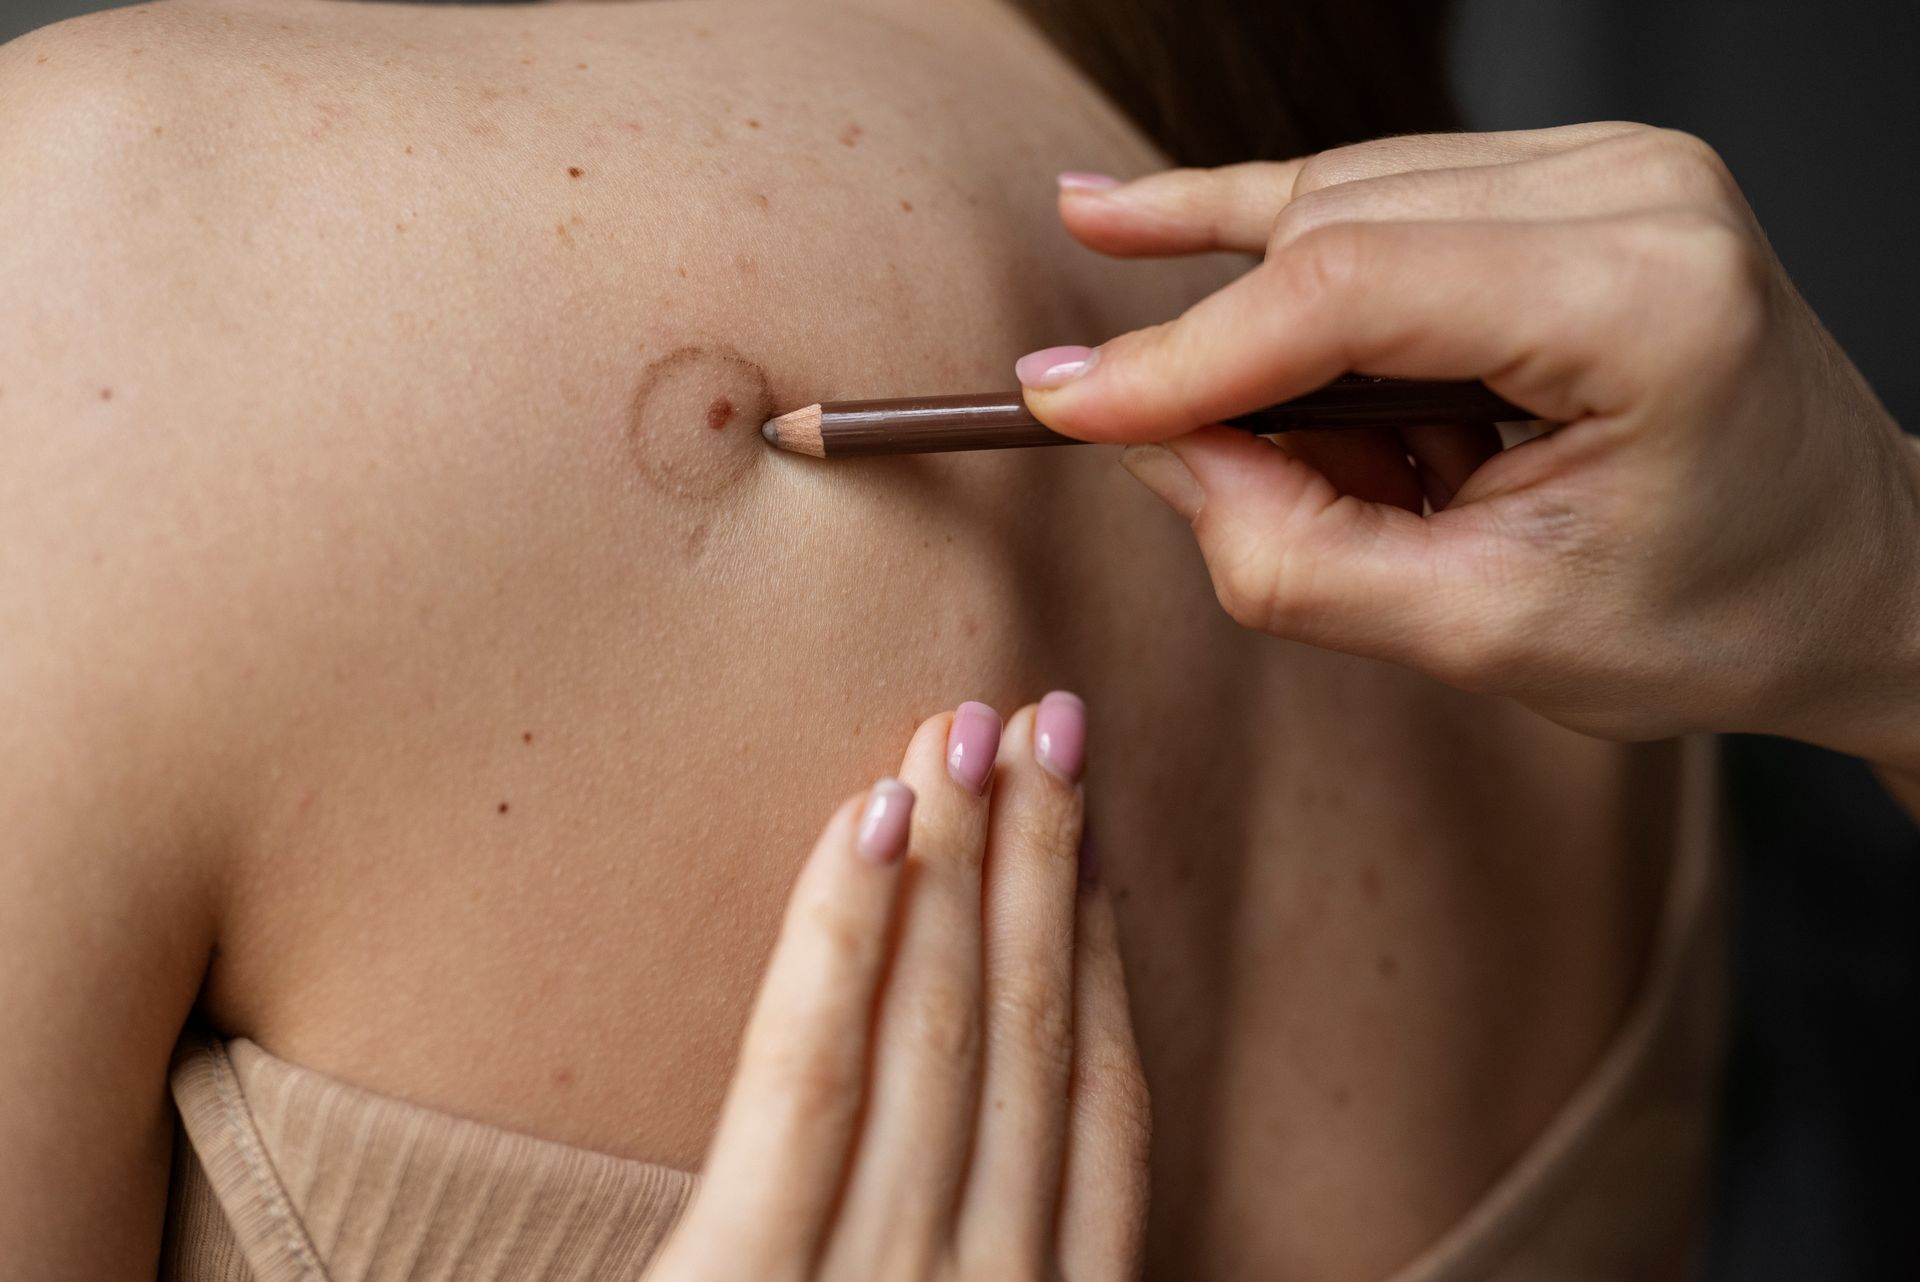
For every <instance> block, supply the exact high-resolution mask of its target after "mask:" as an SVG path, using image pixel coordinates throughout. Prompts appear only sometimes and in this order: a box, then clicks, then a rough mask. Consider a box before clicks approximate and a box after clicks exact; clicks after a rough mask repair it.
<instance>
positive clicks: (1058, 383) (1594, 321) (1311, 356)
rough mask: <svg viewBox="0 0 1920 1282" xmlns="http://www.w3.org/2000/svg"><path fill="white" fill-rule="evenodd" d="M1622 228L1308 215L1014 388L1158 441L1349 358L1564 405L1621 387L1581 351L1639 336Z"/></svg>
mask: <svg viewBox="0 0 1920 1282" xmlns="http://www.w3.org/2000/svg"><path fill="white" fill-rule="evenodd" d="M1627 234H1629V232H1628V231H1627V230H1626V229H1625V228H1624V227H1615V226H1613V225H1611V224H1609V223H1606V222H1604V221H1594V222H1580V223H1555V224H1511V223H1463V222H1441V223H1348V224H1341V225H1335V226H1330V227H1325V228H1321V229H1319V230H1317V231H1313V232H1309V233H1308V234H1306V235H1304V236H1302V237H1300V238H1299V239H1298V240H1295V241H1293V242H1291V243H1290V244H1288V245H1287V246H1286V248H1285V249H1283V250H1281V251H1280V252H1278V253H1276V254H1275V255H1274V256H1273V257H1271V258H1269V259H1268V260H1267V261H1266V262H1265V263H1263V264H1261V265H1260V266H1259V267H1257V268H1255V269H1254V270H1253V271H1251V272H1248V273H1247V274H1246V275H1244V276H1242V277H1240V278H1239V279H1237V280H1235V281H1233V282H1232V283H1230V284H1228V285H1227V286H1226V287H1224V288H1223V289H1221V290H1219V291H1217V292H1216V293H1214V294H1211V295H1209V296H1208V297H1206V298H1204V299H1202V300H1201V301H1200V302H1198V303H1196V304H1195V305H1194V306H1193V307H1192V308H1190V309H1189V310H1188V311H1187V312H1186V313H1185V314H1184V315H1182V316H1180V317H1178V318H1177V319H1175V320H1172V321H1169V322H1167V323H1166V324H1163V325H1157V326H1154V327H1151V328H1149V329H1143V330H1136V331H1134V332H1132V333H1129V334H1123V335H1121V336H1120V337H1118V338H1115V339H1113V340H1112V341H1110V342H1108V343H1106V344H1105V345H1104V346H1102V347H1101V348H1099V349H1098V350H1097V351H1095V352H1093V353H1091V354H1081V355H1079V356H1078V358H1077V359H1075V360H1072V361H1067V360H1063V359H1056V360H1054V361H1052V362H1050V363H1049V362H1041V364H1045V365H1047V368H1046V369H1045V370H1044V372H1038V371H1036V370H1034V369H1033V368H1031V367H1030V368H1029V369H1028V374H1029V377H1030V378H1033V379H1034V382H1032V383H1029V384H1028V386H1027V390H1026V399H1027V405H1028V407H1029V408H1030V409H1031V410H1032V411H1033V413H1034V415H1035V417H1037V418H1039V419H1040V420H1041V421H1042V422H1044V423H1046V425H1047V426H1049V427H1051V428H1053V429H1054V430H1055V431H1058V432H1063V433H1065V434H1066V435H1068V436H1074V437H1079V438H1080V439H1082V440H1088V441H1113V442H1140V441H1159V440H1166V439H1169V438H1171V437H1175V436H1181V435H1184V434H1185V433H1187V432H1190V431H1192V430H1193V429H1195V428H1197V427H1202V426H1205V425H1207V424H1210V423H1218V422H1222V421H1224V420H1226V419H1229V418H1232V417H1234V416H1235V415H1239V414H1244V413H1247V412H1249V411H1251V410H1255V409H1259V408H1261V407H1263V406H1268V405H1273V404H1276V403H1279V402H1281V401H1285V400H1288V399H1290V398H1292V397H1295V396H1299V395H1302V394H1304V393H1306V392H1309V391H1312V390H1314V389H1315V388H1318V387H1322V386H1324V385H1325V384H1327V383H1329V382H1331V381H1332V380H1333V379H1335V378H1337V377H1338V376H1340V375H1342V374H1345V373H1348V372H1358V373H1364V374H1378V375H1387V376H1394V377H1404V378H1435V379H1473V378H1481V379H1485V380H1486V381H1487V383H1488V384H1489V385H1490V386H1491V387H1492V388H1493V389H1494V390H1495V391H1496V392H1498V393H1500V394H1501V395H1502V396H1504V397H1506V398H1507V399H1508V400H1510V401H1512V402H1514V403H1515V404H1518V405H1521V406H1524V407H1525V408H1526V409H1527V410H1529V411H1530V412H1532V413H1533V414H1535V415H1537V416H1539V417H1541V418H1546V419H1552V420H1554V421H1557V422H1571V421H1574V420H1576V419H1578V418H1582V417H1584V416H1586V415H1588V414H1590V413H1597V412H1605V411H1607V410H1609V409H1612V408H1617V407H1618V406H1617V404H1615V402H1617V401H1618V400H1619V399H1620V398H1621V397H1622V396H1623V395H1624V392H1623V390H1622V389H1621V388H1620V387H1618V386H1609V385H1607V384H1606V383H1604V382H1602V381H1600V379H1599V378H1597V377H1596V376H1594V369H1595V364H1596V363H1595V362H1594V360H1593V359H1592V358H1593V355H1594V353H1595V352H1596V351H1607V350H1618V349H1620V348H1621V347H1622V346H1623V344H1625V345H1632V344H1633V343H1635V342H1637V341H1638V335H1639V331H1637V330H1635V328H1634V327H1633V325H1632V324H1630V323H1629V322H1631V321H1632V320H1633V318H1632V317H1631V316H1629V315H1625V314H1623V313H1624V312H1625V311H1626V309H1624V308H1622V307H1621V306H1620V302H1621V300H1622V299H1623V298H1624V297H1625V294H1624V292H1623V291H1622V290H1621V289H1620V288H1619V280H1618V277H1619V275H1620V274H1621V263H1622V262H1623V261H1624V262H1631V261H1633V259H1634V256H1633V255H1631V254H1628V253H1624V252H1622V251H1623V250H1625V249H1627V248H1630V247H1628V246H1624V245H1622V244H1620V243H1619V242H1620V240H1621V238H1622V237H1623V236H1625V235H1627ZM1621 365H1622V363H1621V362H1613V363H1611V365H1609V366H1608V367H1609V368H1611V367H1614V366H1621ZM1049 384H1051V385H1049Z"/></svg>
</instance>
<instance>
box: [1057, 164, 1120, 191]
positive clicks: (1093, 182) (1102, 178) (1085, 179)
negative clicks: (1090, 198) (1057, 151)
mask: <svg viewBox="0 0 1920 1282" xmlns="http://www.w3.org/2000/svg"><path fill="white" fill-rule="evenodd" d="M1119 185H1120V180H1119V179H1118V178H1115V177H1114V176H1113V175H1111V174H1090V173H1087V172H1086V171H1084V170H1080V169H1069V170H1067V171H1066V172H1065V173H1063V174H1061V175H1060V190H1061V191H1065V192H1072V193H1074V194H1076V195H1092V194H1094V193H1096V192H1102V191H1112V190H1113V189H1114V188H1115V187H1118V186H1119Z"/></svg>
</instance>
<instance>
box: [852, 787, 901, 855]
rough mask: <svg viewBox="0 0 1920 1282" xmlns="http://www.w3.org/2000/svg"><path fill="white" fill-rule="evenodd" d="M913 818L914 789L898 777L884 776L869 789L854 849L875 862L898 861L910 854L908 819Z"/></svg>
mask: <svg viewBox="0 0 1920 1282" xmlns="http://www.w3.org/2000/svg"><path fill="white" fill-rule="evenodd" d="M912 818H913V789H911V788H909V787H907V785H905V784H903V783H901V782H900V781H899V780H898V779H882V780H881V781H880V782H879V783H876V784H875V785H873V787H872V788H870V789H868V791H867V810H866V813H865V814H863V815H861V816H860V836H859V839H858V840H857V841H855V843H854V849H856V850H858V851H859V852H860V853H861V854H862V855H863V856H865V857H866V858H868V859H871V860H873V862H875V863H876V864H891V863H897V862H898V861H899V859H900V856H902V855H904V854H906V853H907V829H908V821H909V820H911V819H912Z"/></svg>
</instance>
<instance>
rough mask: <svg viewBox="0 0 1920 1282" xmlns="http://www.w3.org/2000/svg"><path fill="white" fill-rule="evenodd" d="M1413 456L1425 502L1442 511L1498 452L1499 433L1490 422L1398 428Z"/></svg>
mask: <svg viewBox="0 0 1920 1282" xmlns="http://www.w3.org/2000/svg"><path fill="white" fill-rule="evenodd" d="M1400 439H1401V441H1402V442H1403V443H1404V444H1405V446H1406V450H1407V453H1408V454H1409V455H1410V456H1411V457H1412V458H1413V462H1414V471H1415V472H1416V473H1418V475H1419V478H1420V486H1421V489H1422V490H1423V491H1424V492H1425V494H1426V499H1427V504H1428V506H1430V507H1431V508H1432V509H1433V510H1434V511H1436V512H1440V511H1444V510H1445V509H1446V507H1447V505H1448V504H1449V503H1452V502H1453V496H1454V495H1456V494H1458V493H1459V492H1460V487H1461V486H1463V485H1465V484H1466V483H1467V478H1468V477H1470V476H1472V475H1473V474H1474V472H1476V471H1477V470H1479V467H1480V465H1481V464H1482V463H1485V462H1486V461H1487V460H1488V459H1490V458H1492V457H1493V456H1494V455H1496V454H1498V453H1499V452H1500V432H1499V429H1497V428H1496V427H1494V425H1493V424H1491V423H1440V424H1434V425H1432V426H1428V427H1408V428H1402V429H1401V430H1400Z"/></svg>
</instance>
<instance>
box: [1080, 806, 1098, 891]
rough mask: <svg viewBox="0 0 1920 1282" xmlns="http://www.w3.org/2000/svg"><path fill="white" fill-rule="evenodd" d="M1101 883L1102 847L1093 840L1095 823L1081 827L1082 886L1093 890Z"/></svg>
mask: <svg viewBox="0 0 1920 1282" xmlns="http://www.w3.org/2000/svg"><path fill="white" fill-rule="evenodd" d="M1099 884H1100V847H1099V846H1097V845H1095V844H1094V841H1093V825H1092V824H1091V823H1088V824H1087V825H1086V826H1085V827H1083V828H1081V829H1080V888H1081V889H1082V890H1092V889H1093V888H1094V887H1095V886H1098V885H1099Z"/></svg>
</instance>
